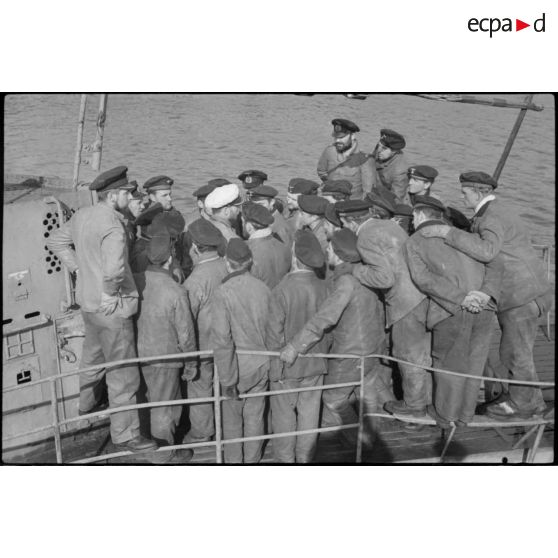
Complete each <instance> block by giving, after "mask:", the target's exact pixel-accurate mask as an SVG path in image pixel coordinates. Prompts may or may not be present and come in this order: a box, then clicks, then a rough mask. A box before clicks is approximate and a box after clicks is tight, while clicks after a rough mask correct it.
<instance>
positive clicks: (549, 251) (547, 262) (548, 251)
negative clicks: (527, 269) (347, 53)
mask: <svg viewBox="0 0 558 558" xmlns="http://www.w3.org/2000/svg"><path fill="white" fill-rule="evenodd" d="M551 250H552V245H551V244H549V245H548V246H547V247H546V250H545V251H544V252H545V255H546V278H547V279H548V282H549V283H550V260H551ZM546 338H547V339H548V340H549V341H552V337H551V335H550V309H549V310H548V312H547V313H546Z"/></svg>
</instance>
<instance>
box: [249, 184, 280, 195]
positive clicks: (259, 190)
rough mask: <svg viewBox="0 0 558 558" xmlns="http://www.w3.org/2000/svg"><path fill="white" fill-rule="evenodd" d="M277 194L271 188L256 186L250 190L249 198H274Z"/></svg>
mask: <svg viewBox="0 0 558 558" xmlns="http://www.w3.org/2000/svg"><path fill="white" fill-rule="evenodd" d="M278 193H279V192H278V191H277V190H276V189H275V188H274V187H273V186H264V185H262V186H256V187H255V188H251V189H250V197H251V198H274V197H275V196H276V195H277V194H278Z"/></svg>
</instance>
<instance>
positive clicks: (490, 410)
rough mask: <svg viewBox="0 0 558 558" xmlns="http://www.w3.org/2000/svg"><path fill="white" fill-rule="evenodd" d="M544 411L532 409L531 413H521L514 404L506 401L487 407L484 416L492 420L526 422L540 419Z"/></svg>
mask: <svg viewBox="0 0 558 558" xmlns="http://www.w3.org/2000/svg"><path fill="white" fill-rule="evenodd" d="M544 411H545V409H540V410H538V409H533V410H532V411H521V410H519V409H518V408H517V407H516V406H515V405H514V403H513V402H512V401H511V400H509V399H507V400H503V401H499V402H497V403H492V404H490V405H487V407H486V414H487V415H488V416H489V417H491V418H494V419H500V420H501V419H503V420H517V419H520V420H528V419H536V418H541V417H542V415H543V414H544Z"/></svg>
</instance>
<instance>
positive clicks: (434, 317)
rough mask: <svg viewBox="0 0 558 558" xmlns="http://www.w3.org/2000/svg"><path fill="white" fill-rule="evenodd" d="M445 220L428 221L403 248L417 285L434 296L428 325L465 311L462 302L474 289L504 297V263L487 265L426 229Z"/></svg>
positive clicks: (430, 306) (496, 298) (431, 296)
mask: <svg viewBox="0 0 558 558" xmlns="http://www.w3.org/2000/svg"><path fill="white" fill-rule="evenodd" d="M440 224H445V223H444V222H443V221H438V220H432V221H426V222H424V223H422V224H421V225H419V226H418V228H417V230H416V232H415V233H414V234H413V235H412V236H411V237H410V238H409V239H408V240H407V242H406V243H405V246H404V248H403V253H404V254H405V259H406V261H407V265H408V266H409V272H410V274H411V278H412V279H413V281H414V283H415V285H416V286H417V287H418V288H419V289H420V290H421V291H422V292H423V293H425V294H426V295H428V297H429V298H430V305H429V309H428V317H427V327H428V328H429V329H432V327H434V326H435V325H436V324H437V323H438V322H440V321H442V320H445V319H446V318H449V317H450V316H451V315H454V314H457V313H459V312H461V311H462V309H461V302H462V301H463V299H464V298H465V297H466V296H467V294H468V293H469V292H470V291H482V292H484V293H486V294H488V295H490V296H491V297H492V298H493V299H494V300H495V301H497V300H498V298H499V296H500V283H501V280H502V271H503V269H502V265H501V264H500V263H499V262H496V263H495V264H494V265H490V266H485V265H484V264H482V263H480V262H479V261H477V260H474V259H473V258H471V257H469V256H467V255H466V254H464V253H463V252H460V251H459V250H456V249H455V248H451V247H450V246H448V245H447V244H445V243H444V240H443V239H442V238H434V237H432V238H429V237H426V236H424V234H423V231H424V229H427V228H428V227H430V226H433V225H440Z"/></svg>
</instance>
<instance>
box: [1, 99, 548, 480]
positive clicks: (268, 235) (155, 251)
mask: <svg viewBox="0 0 558 558" xmlns="http://www.w3.org/2000/svg"><path fill="white" fill-rule="evenodd" d="M3 111H4V112H3V117H4V130H3V137H4V168H3V172H4V174H3V176H4V178H3V180H4V187H3V192H4V205H3V234H2V237H3V246H2V248H3V253H2V270H3V271H2V285H3V289H2V290H3V322H2V324H3V354H2V462H3V463H4V464H5V465H12V466H18V465H28V464H40V465H67V464H81V465H86V464H91V465H98V466H109V465H123V464H125V465H145V466H153V465H158V466H160V465H165V466H168V465H174V466H179V465H182V466H197V465H242V464H244V465H257V464H259V465H270V464H276V465H277V464H290V465H299V466H303V465H304V466H306V465H332V464H336V465H347V464H355V465H357V464H359V465H400V464H405V465H409V464H413V465H418V464H437V465H455V464H460V465H468V464H490V465H502V464H525V465H528V464H532V465H538V464H545V463H553V462H554V460H555V456H554V447H555V437H554V425H555V415H554V395H555V360H554V352H555V296H554V292H555V281H556V278H555V218H556V214H555V172H556V168H555V133H556V130H555V98H554V97H553V96H552V95H550V94H545V93H536V92H535V93H506V92H497V93H340V92H337V93H294V92H293V93H205V94H204V93H160V94H155V93H149V94H147V93H144V94H141V93H87V94H86V93H43V94H38V93H9V94H7V95H5V97H4V104H3ZM279 474H280V473H279Z"/></svg>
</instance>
